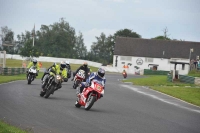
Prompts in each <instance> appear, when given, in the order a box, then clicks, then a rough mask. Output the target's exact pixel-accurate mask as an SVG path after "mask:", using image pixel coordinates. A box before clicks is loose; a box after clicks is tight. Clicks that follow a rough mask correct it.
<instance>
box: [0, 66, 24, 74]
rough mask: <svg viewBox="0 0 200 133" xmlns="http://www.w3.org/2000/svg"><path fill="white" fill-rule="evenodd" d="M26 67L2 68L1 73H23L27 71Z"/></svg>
mask: <svg viewBox="0 0 200 133" xmlns="http://www.w3.org/2000/svg"><path fill="white" fill-rule="evenodd" d="M26 70H27V69H26V68H8V67H5V68H0V74H1V75H18V74H22V73H26Z"/></svg>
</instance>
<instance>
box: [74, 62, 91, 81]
mask: <svg viewBox="0 0 200 133" xmlns="http://www.w3.org/2000/svg"><path fill="white" fill-rule="evenodd" d="M79 70H83V71H85V79H84V82H85V81H86V79H87V78H88V72H89V69H88V64H87V62H84V63H83V65H81V66H80V67H79V68H78V69H77V70H76V72H74V73H73V78H72V81H73V80H74V77H75V75H76V74H77V73H78V71H79Z"/></svg>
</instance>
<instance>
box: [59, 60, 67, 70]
mask: <svg viewBox="0 0 200 133" xmlns="http://www.w3.org/2000/svg"><path fill="white" fill-rule="evenodd" d="M65 67H66V64H65V62H64V61H61V62H60V68H61V69H64V68H65Z"/></svg>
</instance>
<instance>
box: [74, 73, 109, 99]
mask: <svg viewBox="0 0 200 133" xmlns="http://www.w3.org/2000/svg"><path fill="white" fill-rule="evenodd" d="M91 81H97V82H99V83H100V84H101V85H103V88H104V90H105V83H106V78H105V77H103V78H101V77H99V76H98V74H97V73H96V72H93V73H91V74H90V76H89V77H88V78H87V80H86V82H82V83H81V85H80V87H77V94H79V93H82V91H83V89H84V88H87V87H88V86H90V85H91ZM101 97H103V94H102V95H101Z"/></svg>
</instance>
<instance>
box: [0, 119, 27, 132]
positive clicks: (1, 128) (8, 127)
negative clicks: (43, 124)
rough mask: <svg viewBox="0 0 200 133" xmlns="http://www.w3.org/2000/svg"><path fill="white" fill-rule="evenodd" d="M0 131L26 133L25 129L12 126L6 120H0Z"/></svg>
mask: <svg viewBox="0 0 200 133" xmlns="http://www.w3.org/2000/svg"><path fill="white" fill-rule="evenodd" d="M0 133H28V132H27V131H25V130H22V129H19V128H17V127H14V126H12V125H10V124H8V123H6V122H3V121H0Z"/></svg>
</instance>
